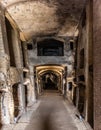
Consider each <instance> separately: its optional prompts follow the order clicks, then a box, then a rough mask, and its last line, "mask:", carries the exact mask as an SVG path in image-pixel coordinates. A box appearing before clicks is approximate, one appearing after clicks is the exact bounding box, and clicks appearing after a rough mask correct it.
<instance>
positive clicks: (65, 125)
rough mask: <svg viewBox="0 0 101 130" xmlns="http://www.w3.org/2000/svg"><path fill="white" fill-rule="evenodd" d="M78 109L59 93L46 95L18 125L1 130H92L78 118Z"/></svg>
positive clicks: (30, 108) (6, 126) (7, 126)
mask: <svg viewBox="0 0 101 130" xmlns="http://www.w3.org/2000/svg"><path fill="white" fill-rule="evenodd" d="M76 115H79V113H78V111H77V110H76V108H75V107H74V106H73V105H72V103H70V102H69V101H68V100H65V101H64V99H63V97H62V96H60V95H59V94H58V93H49V92H47V93H45V94H44V95H43V96H41V97H40V99H39V100H38V101H37V103H35V104H34V105H33V106H32V107H29V108H28V109H27V112H26V113H25V114H24V115H23V116H22V117H21V118H20V120H19V121H18V123H17V124H12V125H5V126H4V127H2V129H1V130H92V129H91V128H90V126H89V125H88V123H87V122H85V121H84V120H83V119H80V118H78V117H77V116H76Z"/></svg>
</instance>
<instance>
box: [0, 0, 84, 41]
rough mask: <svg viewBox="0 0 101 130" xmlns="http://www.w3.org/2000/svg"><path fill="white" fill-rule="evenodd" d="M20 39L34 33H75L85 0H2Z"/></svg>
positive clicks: (36, 34) (0, 0)
mask: <svg viewBox="0 0 101 130" xmlns="http://www.w3.org/2000/svg"><path fill="white" fill-rule="evenodd" d="M0 5H1V7H2V8H3V9H4V10H5V15H6V17H7V18H8V20H9V21H10V23H11V24H12V25H13V27H14V28H15V29H18V30H19V32H20V37H21V40H23V41H25V40H29V39H31V38H32V37H33V36H46V35H56V36H73V35H77V32H75V28H76V26H77V25H78V22H79V19H80V16H81V13H82V10H83V8H84V5H85V0H0Z"/></svg>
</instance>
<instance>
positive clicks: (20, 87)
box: [12, 29, 25, 111]
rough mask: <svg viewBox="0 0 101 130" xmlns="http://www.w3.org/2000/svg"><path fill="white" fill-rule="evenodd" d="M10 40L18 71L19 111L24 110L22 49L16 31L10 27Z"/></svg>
mask: <svg viewBox="0 0 101 130" xmlns="http://www.w3.org/2000/svg"><path fill="white" fill-rule="evenodd" d="M12 41H13V50H14V58H15V64H16V67H17V69H18V72H19V76H20V83H19V85H18V93H19V104H20V106H19V108H20V111H23V110H25V87H24V85H23V82H24V81H23V58H22V49H21V41H20V39H19V35H18V32H17V31H16V30H13V29H12Z"/></svg>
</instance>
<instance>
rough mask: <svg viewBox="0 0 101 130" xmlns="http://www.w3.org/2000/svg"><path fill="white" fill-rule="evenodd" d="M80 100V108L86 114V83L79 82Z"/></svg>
mask: <svg viewBox="0 0 101 130" xmlns="http://www.w3.org/2000/svg"><path fill="white" fill-rule="evenodd" d="M78 87H79V101H78V110H79V112H80V113H81V114H82V115H83V116H84V105H85V85H83V84H81V83H80V84H79V85H78Z"/></svg>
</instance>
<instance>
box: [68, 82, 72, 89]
mask: <svg viewBox="0 0 101 130" xmlns="http://www.w3.org/2000/svg"><path fill="white" fill-rule="evenodd" d="M72 88H73V86H72V82H68V90H69V91H72Z"/></svg>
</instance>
